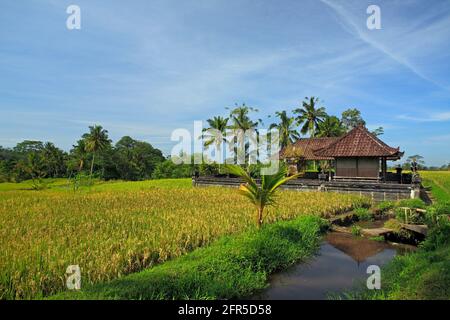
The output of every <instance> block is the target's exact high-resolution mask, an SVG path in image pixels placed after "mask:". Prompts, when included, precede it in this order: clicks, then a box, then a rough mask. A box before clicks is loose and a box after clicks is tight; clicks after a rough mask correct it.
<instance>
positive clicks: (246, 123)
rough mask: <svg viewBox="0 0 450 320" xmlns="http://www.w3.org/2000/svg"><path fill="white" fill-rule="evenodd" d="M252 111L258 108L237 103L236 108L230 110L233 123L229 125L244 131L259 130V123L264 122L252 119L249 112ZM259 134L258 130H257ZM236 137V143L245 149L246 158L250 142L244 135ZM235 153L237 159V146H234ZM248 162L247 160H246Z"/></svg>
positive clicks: (233, 128)
mask: <svg viewBox="0 0 450 320" xmlns="http://www.w3.org/2000/svg"><path fill="white" fill-rule="evenodd" d="M250 112H258V109H255V108H252V107H248V106H246V105H245V103H244V104H242V106H238V105H236V106H235V108H234V109H232V110H231V111H230V120H231V122H232V124H231V125H230V126H229V128H230V129H232V130H235V131H237V130H241V131H242V132H243V133H245V132H246V131H248V130H255V131H257V127H258V124H260V123H262V121H261V119H258V120H257V121H253V120H251V119H250V116H249V113H250ZM256 133H257V134H258V132H256ZM239 138H240V139H238V137H235V141H234V144H235V145H236V144H237V145H238V146H239V147H240V148H242V147H243V148H244V151H245V159H247V158H248V156H249V155H248V152H247V151H248V142H247V141H245V138H244V137H242V136H241V137H239ZM234 151H235V152H234V153H235V157H236V160H237V147H236V146H234ZM246 162H247V161H246Z"/></svg>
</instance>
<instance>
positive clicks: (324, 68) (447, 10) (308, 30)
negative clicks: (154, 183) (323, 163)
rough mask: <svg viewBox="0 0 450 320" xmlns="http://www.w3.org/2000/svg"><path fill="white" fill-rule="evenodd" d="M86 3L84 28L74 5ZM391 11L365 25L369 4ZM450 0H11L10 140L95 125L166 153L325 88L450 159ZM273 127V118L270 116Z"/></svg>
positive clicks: (63, 143) (7, 56)
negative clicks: (245, 112)
mask: <svg viewBox="0 0 450 320" xmlns="http://www.w3.org/2000/svg"><path fill="white" fill-rule="evenodd" d="M70 4H76V5H79V6H80V8H81V30H72V31H70V30H68V29H67V28H66V19H67V17H68V15H67V14H66V8H67V6H69V5H70ZM369 4H376V5H378V6H379V7H380V8H381V21H382V22H381V23H382V29H381V30H368V29H367V27H366V19H367V17H368V14H367V13H366V8H367V7H368V5H369ZM449 39H450V1H448V0H447V1H446V0H442V1H415V0H390V1H378V0H375V1H373V0H372V1H370V2H369V1H365V0H354V1H351V0H348V1H338V0H309V1H308V0H305V1H299V0H292V1H288V0H282V1H269V0H267V1H261V0H258V1H256V0H226V1H225V0H223V1H222V0H183V1H181V0H160V1H137V0H136V1H111V0H108V1H106V0H88V1H82V0H72V1H64V0H52V1H45V0H39V1H34V0H30V1H17V0H2V1H1V4H0V145H3V146H7V147H11V146H14V145H15V143H17V142H19V141H21V140H24V139H35V140H43V141H53V142H54V143H55V144H56V145H58V146H59V147H61V148H63V149H65V150H69V149H70V147H71V146H72V144H73V143H74V142H75V141H76V140H77V139H78V138H79V137H80V136H81V134H83V133H84V132H86V130H87V126H88V125H91V124H101V125H103V126H104V127H105V128H106V129H108V130H109V132H110V136H111V138H112V139H113V140H115V141H117V139H119V138H120V137H121V136H123V135H131V136H132V137H134V138H138V139H142V140H145V141H148V142H150V143H152V144H153V145H154V146H156V147H158V148H160V149H162V150H163V151H164V152H165V153H166V154H168V153H169V152H170V149H171V147H172V146H173V142H171V141H170V134H171V132H172V130H173V129H176V128H188V129H191V128H192V126H193V121H194V120H202V119H207V118H209V117H211V116H213V115H219V114H223V115H225V113H226V111H225V107H227V106H233V105H234V104H235V103H242V102H245V103H246V104H247V105H250V106H255V107H257V108H259V109H260V114H259V115H258V117H260V118H263V119H265V118H266V116H267V115H269V114H273V113H274V112H275V111H276V110H284V109H287V110H291V109H293V108H296V107H298V105H299V104H300V102H301V100H303V98H304V97H305V96H310V95H314V96H319V97H320V98H321V99H322V100H323V105H324V106H325V107H326V108H327V111H328V112H329V113H331V114H340V113H341V112H342V111H343V110H345V109H347V108H349V107H357V108H359V109H360V110H361V111H362V113H363V117H364V118H365V119H366V121H367V123H368V127H369V128H374V127H377V126H383V127H384V128H385V134H384V135H383V136H382V137H383V140H385V141H386V142H387V143H388V144H391V145H392V146H394V147H396V146H401V148H402V149H403V150H405V151H406V154H407V155H411V154H416V153H419V154H421V155H423V156H424V157H425V158H426V161H427V163H428V164H433V165H441V164H443V163H445V162H447V163H448V162H450V130H449V128H450V41H449ZM265 123H266V125H268V124H270V120H268V121H267V120H266V121H265Z"/></svg>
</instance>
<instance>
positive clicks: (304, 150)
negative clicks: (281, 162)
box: [280, 138, 339, 160]
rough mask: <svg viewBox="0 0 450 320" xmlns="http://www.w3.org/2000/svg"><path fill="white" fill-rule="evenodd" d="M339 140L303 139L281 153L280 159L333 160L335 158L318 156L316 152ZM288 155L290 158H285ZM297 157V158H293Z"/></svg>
mask: <svg viewBox="0 0 450 320" xmlns="http://www.w3.org/2000/svg"><path fill="white" fill-rule="evenodd" d="M337 139H339V138H301V139H299V140H297V141H296V142H295V143H294V144H291V145H289V146H287V147H285V148H283V149H282V150H281V151H280V158H281V159H284V158H291V157H299V158H303V159H304V160H333V157H323V156H317V155H316V154H315V151H316V150H318V149H322V148H325V147H328V146H329V145H330V144H331V143H333V142H335V141H336V140H337ZM286 153H287V154H288V156H286V157H285V155H286ZM292 155H295V156H292Z"/></svg>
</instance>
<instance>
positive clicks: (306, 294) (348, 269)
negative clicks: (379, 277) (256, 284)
mask: <svg viewBox="0 0 450 320" xmlns="http://www.w3.org/2000/svg"><path fill="white" fill-rule="evenodd" d="M404 250H405V247H403V246H401V247H394V246H393V245H390V244H387V243H384V242H376V241H371V240H368V239H365V238H359V237H353V236H352V235H350V234H345V233H337V232H332V233H329V234H328V235H327V236H326V238H325V239H324V242H323V243H322V245H321V247H320V250H319V253H318V255H317V256H316V257H315V258H313V259H311V260H310V261H309V262H306V263H300V264H298V265H296V266H293V267H292V268H290V269H287V270H286V271H283V272H280V273H278V274H275V275H273V276H272V277H271V279H270V286H269V287H268V288H267V289H266V290H264V291H263V292H261V293H260V294H257V295H256V296H255V297H254V298H255V299H267V300H277V299H287V300H297V299H299V300H307V299H326V298H327V297H328V296H329V294H330V293H340V292H343V291H346V290H349V289H351V288H352V287H353V286H354V285H355V284H357V282H361V281H363V282H365V281H366V279H367V277H368V274H367V273H366V270H367V267H368V266H369V265H378V266H382V265H384V264H385V263H387V262H389V261H390V260H391V259H392V258H394V257H395V255H396V254H398V253H402V252H404Z"/></svg>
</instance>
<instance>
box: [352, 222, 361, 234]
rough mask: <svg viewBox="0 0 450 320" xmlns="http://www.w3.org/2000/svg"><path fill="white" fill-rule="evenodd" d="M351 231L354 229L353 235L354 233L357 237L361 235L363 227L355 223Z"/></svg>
mask: <svg viewBox="0 0 450 320" xmlns="http://www.w3.org/2000/svg"><path fill="white" fill-rule="evenodd" d="M351 231H352V235H354V236H356V237H359V236H361V227H360V226H355V225H353V226H352V230H351Z"/></svg>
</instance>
